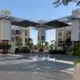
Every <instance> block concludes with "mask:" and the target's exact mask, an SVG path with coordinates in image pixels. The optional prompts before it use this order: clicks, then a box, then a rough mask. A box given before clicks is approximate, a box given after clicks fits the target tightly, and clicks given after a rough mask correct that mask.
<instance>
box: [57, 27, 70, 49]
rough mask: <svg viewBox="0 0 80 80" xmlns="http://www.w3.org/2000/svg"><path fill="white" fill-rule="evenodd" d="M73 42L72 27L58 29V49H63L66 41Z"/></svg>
mask: <svg viewBox="0 0 80 80" xmlns="http://www.w3.org/2000/svg"><path fill="white" fill-rule="evenodd" d="M68 39H69V40H71V26H68V27H62V28H58V29H56V48H57V49H58V48H59V49H62V47H61V46H62V45H63V44H64V42H65V41H66V40H68Z"/></svg>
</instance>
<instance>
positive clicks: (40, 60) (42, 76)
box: [0, 53, 77, 80]
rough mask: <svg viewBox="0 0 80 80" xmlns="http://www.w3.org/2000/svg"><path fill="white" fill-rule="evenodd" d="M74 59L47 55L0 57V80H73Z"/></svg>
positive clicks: (60, 55)
mask: <svg viewBox="0 0 80 80" xmlns="http://www.w3.org/2000/svg"><path fill="white" fill-rule="evenodd" d="M3 56H5V58H4V57H3ZM15 56H16V58H15ZM76 58H77V57H73V56H67V55H63V54H53V55H49V54H48V53H38V54H37V53H33V54H17V55H13V56H12V55H0V80H73V60H75V59H76Z"/></svg>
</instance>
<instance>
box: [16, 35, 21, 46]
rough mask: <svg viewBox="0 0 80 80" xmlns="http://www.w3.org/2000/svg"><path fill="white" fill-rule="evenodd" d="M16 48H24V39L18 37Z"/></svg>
mask: <svg viewBox="0 0 80 80" xmlns="http://www.w3.org/2000/svg"><path fill="white" fill-rule="evenodd" d="M16 46H18V47H21V46H22V38H20V37H18V36H17V37H16Z"/></svg>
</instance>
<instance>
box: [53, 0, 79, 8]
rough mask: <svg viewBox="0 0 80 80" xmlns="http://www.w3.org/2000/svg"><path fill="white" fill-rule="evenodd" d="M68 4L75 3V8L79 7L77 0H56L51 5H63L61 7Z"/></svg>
mask: <svg viewBox="0 0 80 80" xmlns="http://www.w3.org/2000/svg"><path fill="white" fill-rule="evenodd" d="M70 2H76V3H77V4H76V6H79V5H80V1H78V0H56V1H55V2H53V5H54V6H55V7H58V6H59V5H61V4H63V5H65V6H66V5H68V4H69V3H70Z"/></svg>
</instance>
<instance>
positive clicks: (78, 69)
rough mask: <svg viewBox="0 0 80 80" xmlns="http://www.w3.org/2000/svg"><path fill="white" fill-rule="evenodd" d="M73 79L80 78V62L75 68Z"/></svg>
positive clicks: (77, 79) (79, 79)
mask: <svg viewBox="0 0 80 80" xmlns="http://www.w3.org/2000/svg"><path fill="white" fill-rule="evenodd" d="M73 80H80V63H78V64H77V65H76V67H75V68H74V74H73Z"/></svg>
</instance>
